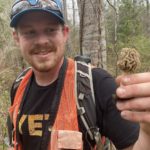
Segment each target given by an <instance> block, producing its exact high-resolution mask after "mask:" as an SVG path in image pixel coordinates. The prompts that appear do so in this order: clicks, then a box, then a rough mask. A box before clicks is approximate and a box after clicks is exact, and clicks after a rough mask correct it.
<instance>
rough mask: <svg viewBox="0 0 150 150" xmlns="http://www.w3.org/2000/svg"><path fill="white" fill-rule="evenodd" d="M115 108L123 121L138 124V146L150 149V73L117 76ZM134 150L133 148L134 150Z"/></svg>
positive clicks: (145, 149) (146, 149)
mask: <svg viewBox="0 0 150 150" xmlns="http://www.w3.org/2000/svg"><path fill="white" fill-rule="evenodd" d="M116 82H117V84H118V85H119V87H118V88H117V91H116V95H117V97H118V101H117V108H118V109H119V110H120V111H121V116H122V117H123V118H124V119H127V120H130V121H134V122H139V123H140V127H141V128H140V135H139V139H138V142H137V143H138V144H136V145H137V146H135V147H136V149H137V150H138V149H139V148H138V146H139V147H140V146H141V145H143V146H144V147H141V148H143V150H148V149H150V72H149V73H139V74H130V75H123V76H119V77H117V79H116ZM143 142H144V143H143ZM134 149H135V148H134Z"/></svg>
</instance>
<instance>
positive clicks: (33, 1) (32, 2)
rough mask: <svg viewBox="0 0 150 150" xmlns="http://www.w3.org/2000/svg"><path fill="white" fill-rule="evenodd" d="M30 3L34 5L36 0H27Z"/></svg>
mask: <svg viewBox="0 0 150 150" xmlns="http://www.w3.org/2000/svg"><path fill="white" fill-rule="evenodd" d="M28 2H29V3H30V4H31V5H36V4H37V2H38V0H28Z"/></svg>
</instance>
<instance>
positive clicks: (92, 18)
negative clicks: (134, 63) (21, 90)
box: [0, 0, 150, 150]
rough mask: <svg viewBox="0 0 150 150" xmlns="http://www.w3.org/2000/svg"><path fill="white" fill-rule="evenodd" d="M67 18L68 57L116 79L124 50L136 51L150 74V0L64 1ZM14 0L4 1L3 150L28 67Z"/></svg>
mask: <svg viewBox="0 0 150 150" xmlns="http://www.w3.org/2000/svg"><path fill="white" fill-rule="evenodd" d="M63 3H64V16H65V19H66V22H67V24H69V26H70V29H71V34H70V37H69V39H68V43H67V45H66V55H67V56H70V57H74V56H75V55H79V54H82V55H88V56H90V57H91V59H92V63H93V64H94V65H96V66H98V67H102V68H104V69H106V70H107V71H108V72H109V73H110V74H112V75H113V76H114V77H116V76H117V75H118V74H119V73H120V71H119V70H118V69H117V66H116V62H117V59H118V54H119V52H120V50H121V49H122V48H124V47H132V48H136V49H137V50H138V51H139V53H140V54H141V62H142V66H141V68H140V69H139V70H138V72H144V71H150V1H149V0H77V1H76V0H68V1H67V0H63ZM11 4H12V0H0V150H2V149H5V148H6V145H5V143H7V129H6V118H7V112H8V107H9V105H10V94H9V93H10V89H11V85H12V83H13V81H14V79H15V78H16V76H17V75H18V74H19V73H20V72H21V71H22V70H23V69H24V68H26V67H27V66H28V64H26V62H25V61H24V59H23V58H22V56H21V55H20V51H19V49H18V48H17V46H16V45H15V44H14V41H13V39H12V29H11V28H10V27H9V22H10V18H9V14H10V6H11Z"/></svg>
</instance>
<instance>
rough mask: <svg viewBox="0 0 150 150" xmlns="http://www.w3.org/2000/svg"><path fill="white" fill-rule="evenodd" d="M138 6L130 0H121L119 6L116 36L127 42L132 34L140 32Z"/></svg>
mask: <svg viewBox="0 0 150 150" xmlns="http://www.w3.org/2000/svg"><path fill="white" fill-rule="evenodd" d="M139 15H140V7H139V6H136V7H135V6H134V4H133V2H132V1H131V0H123V1H122V4H121V5H120V7H119V16H120V17H119V23H118V38H119V39H121V40H122V41H123V42H128V40H130V38H132V37H133V36H136V35H139V34H140V33H141V28H142V24H141V21H140V17H139Z"/></svg>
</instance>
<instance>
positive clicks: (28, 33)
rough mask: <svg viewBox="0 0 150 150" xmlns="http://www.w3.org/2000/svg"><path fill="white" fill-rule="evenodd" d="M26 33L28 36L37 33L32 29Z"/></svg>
mask: <svg viewBox="0 0 150 150" xmlns="http://www.w3.org/2000/svg"><path fill="white" fill-rule="evenodd" d="M24 34H25V35H27V36H33V35H35V32H34V31H32V30H31V31H26V32H24Z"/></svg>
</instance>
